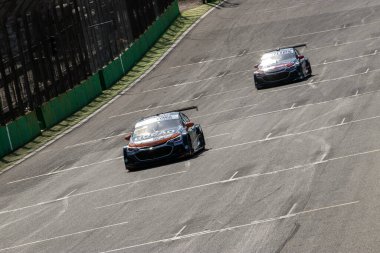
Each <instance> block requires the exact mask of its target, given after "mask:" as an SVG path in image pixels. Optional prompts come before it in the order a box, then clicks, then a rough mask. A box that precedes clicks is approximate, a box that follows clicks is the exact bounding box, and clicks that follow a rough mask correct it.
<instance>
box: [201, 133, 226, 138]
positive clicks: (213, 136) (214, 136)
mask: <svg viewBox="0 0 380 253" xmlns="http://www.w3.org/2000/svg"><path fill="white" fill-rule="evenodd" d="M229 134H230V133H223V134H217V135H212V136H209V137H206V139H212V138H216V137H220V136H225V135H229Z"/></svg>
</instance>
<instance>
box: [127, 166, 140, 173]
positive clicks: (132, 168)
mask: <svg viewBox="0 0 380 253" xmlns="http://www.w3.org/2000/svg"><path fill="white" fill-rule="evenodd" d="M125 169H126V170H127V171H130V172H133V171H136V170H137V168H135V167H130V166H125Z"/></svg>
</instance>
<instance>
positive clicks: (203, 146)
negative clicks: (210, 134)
mask: <svg viewBox="0 0 380 253" xmlns="http://www.w3.org/2000/svg"><path fill="white" fill-rule="evenodd" d="M199 142H200V145H201V149H200V150H205V149H206V140H205V136H204V134H203V133H202V134H201V136H200V137H199Z"/></svg>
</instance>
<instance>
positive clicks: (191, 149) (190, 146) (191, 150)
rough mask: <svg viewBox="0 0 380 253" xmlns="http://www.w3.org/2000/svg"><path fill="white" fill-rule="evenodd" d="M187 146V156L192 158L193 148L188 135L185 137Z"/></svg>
mask: <svg viewBox="0 0 380 253" xmlns="http://www.w3.org/2000/svg"><path fill="white" fill-rule="evenodd" d="M187 145H189V153H188V155H189V156H193V155H194V147H193V144H192V143H191V138H190V135H187Z"/></svg>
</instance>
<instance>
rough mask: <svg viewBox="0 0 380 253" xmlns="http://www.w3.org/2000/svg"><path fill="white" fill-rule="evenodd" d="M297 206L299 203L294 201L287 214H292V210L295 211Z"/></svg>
mask: <svg viewBox="0 0 380 253" xmlns="http://www.w3.org/2000/svg"><path fill="white" fill-rule="evenodd" d="M296 207H297V203H294V204H293V206H292V208H290V210H289V212H288V213H287V215H290V214H292V212H293V211H294V209H296Z"/></svg>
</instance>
